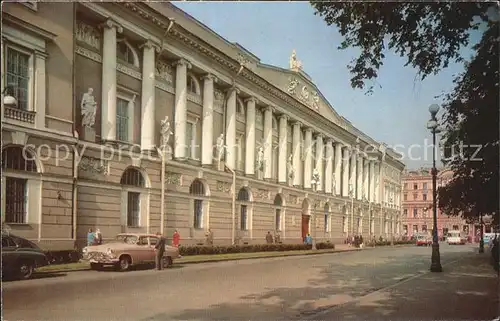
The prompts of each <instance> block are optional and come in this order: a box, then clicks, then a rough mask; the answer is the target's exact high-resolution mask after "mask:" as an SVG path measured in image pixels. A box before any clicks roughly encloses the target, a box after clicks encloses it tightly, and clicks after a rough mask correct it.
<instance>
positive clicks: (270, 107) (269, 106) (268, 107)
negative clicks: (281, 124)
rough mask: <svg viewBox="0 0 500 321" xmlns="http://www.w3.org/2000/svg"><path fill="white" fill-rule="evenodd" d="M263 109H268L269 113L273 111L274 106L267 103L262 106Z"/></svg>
mask: <svg viewBox="0 0 500 321" xmlns="http://www.w3.org/2000/svg"><path fill="white" fill-rule="evenodd" d="M264 110H265V111H270V112H271V113H274V111H275V110H276V108H274V106H271V105H267V106H266V107H264Z"/></svg>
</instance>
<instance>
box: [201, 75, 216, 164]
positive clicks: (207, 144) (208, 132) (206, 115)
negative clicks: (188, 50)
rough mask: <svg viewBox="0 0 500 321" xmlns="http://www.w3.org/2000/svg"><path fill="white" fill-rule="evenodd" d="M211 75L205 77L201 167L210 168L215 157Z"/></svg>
mask: <svg viewBox="0 0 500 321" xmlns="http://www.w3.org/2000/svg"><path fill="white" fill-rule="evenodd" d="M216 81H217V80H216V79H215V77H214V76H213V75H211V74H207V75H205V76H204V77H203V117H202V119H203V120H202V123H201V127H202V133H203V134H202V135H201V165H202V166H210V165H212V163H213V155H214V134H213V132H214V82H216Z"/></svg>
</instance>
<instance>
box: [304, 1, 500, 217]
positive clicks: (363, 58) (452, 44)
mask: <svg viewBox="0 0 500 321" xmlns="http://www.w3.org/2000/svg"><path fill="white" fill-rule="evenodd" d="M311 4H312V6H313V7H314V8H315V10H316V12H315V14H317V15H320V16H321V17H322V18H323V19H324V20H325V22H326V23H327V24H328V25H335V26H336V27H337V28H338V30H339V33H340V35H341V36H342V37H343V41H342V42H341V44H340V46H339V49H346V48H355V49H358V50H359V52H360V53H359V55H358V57H356V58H355V59H353V60H352V61H351V63H349V64H348V66H347V68H348V70H349V71H350V73H351V75H352V78H351V86H352V87H353V88H358V89H365V88H366V87H368V92H372V91H373V85H370V86H367V83H369V82H372V83H373V81H374V80H375V79H376V78H377V76H378V71H379V69H380V67H381V66H382V65H383V61H384V58H385V56H384V52H386V50H392V51H394V52H395V53H397V54H399V55H400V56H401V57H404V58H405V59H406V63H405V66H412V67H414V68H415V69H416V70H417V73H418V76H419V77H420V79H425V78H426V77H427V76H429V75H431V74H436V73H438V72H439V71H441V70H442V69H443V68H447V67H448V65H449V64H450V62H463V63H464V67H465V71H464V72H463V73H462V74H460V75H459V76H458V77H457V78H456V79H455V80H454V84H455V88H454V89H453V90H452V92H450V93H449V94H447V95H446V96H445V97H444V103H443V107H444V109H445V115H444V116H443V119H442V126H443V127H444V133H443V138H442V143H443V145H444V146H446V148H445V150H446V152H447V154H448V155H447V156H449V157H448V158H447V159H445V160H444V163H445V165H447V166H449V167H450V168H451V169H452V170H453V172H454V174H453V179H452V180H451V182H450V183H449V184H448V185H447V186H445V187H442V188H440V189H439V207H440V208H441V209H442V210H443V211H445V212H446V213H448V214H450V215H462V216H464V217H465V218H466V219H468V220H475V218H477V216H478V215H479V214H491V213H493V212H496V213H497V215H496V216H495V217H494V218H495V219H496V222H497V223H498V205H499V188H498V184H499V180H498V162H499V152H498V149H499V146H498V140H499V137H498V136H499V135H498V133H499V124H498V119H499V101H498V98H499V89H498V79H499V77H498V76H499V75H498V68H499V66H498V61H499V55H498V49H499V47H498V45H499V43H498V42H499V34H498V30H499V29H498V28H499V25H498V20H495V19H492V14H493V15H495V14H497V12H498V6H497V4H496V3H484V2H483V3H459V2H448V3H443V2H440V3H421V2H405V3H399V2H394V3H381V2H368V3H362V2H323V1H311ZM480 27H481V28H483V27H484V28H485V29H486V31H484V33H483V36H482V39H481V41H480V42H479V43H478V44H477V45H476V46H474V47H473V49H474V50H475V55H474V57H473V58H472V59H471V61H470V62H466V61H465V60H464V59H463V57H461V55H460V50H461V49H462V48H463V47H465V46H468V45H469V38H470V37H469V36H470V33H471V31H473V30H478V29H479V28H480ZM460 146H462V147H460ZM476 146H477V147H476ZM479 146H481V147H480V150H478V152H477V153H476V150H477V149H478V148H479ZM473 156H474V157H473ZM476 159H477V160H476Z"/></svg>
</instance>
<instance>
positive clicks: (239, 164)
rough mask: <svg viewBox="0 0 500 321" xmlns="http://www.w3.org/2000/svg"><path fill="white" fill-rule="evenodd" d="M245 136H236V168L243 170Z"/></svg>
mask: <svg viewBox="0 0 500 321" xmlns="http://www.w3.org/2000/svg"><path fill="white" fill-rule="evenodd" d="M243 144H244V143H243V136H239V137H238V138H236V168H237V169H239V170H243V164H244V160H243Z"/></svg>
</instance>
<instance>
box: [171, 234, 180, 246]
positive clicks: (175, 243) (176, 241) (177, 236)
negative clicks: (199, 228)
mask: <svg viewBox="0 0 500 321" xmlns="http://www.w3.org/2000/svg"><path fill="white" fill-rule="evenodd" d="M180 241H181V235H180V234H179V232H177V230H175V232H174V235H173V236H172V245H173V246H175V247H179V242H180Z"/></svg>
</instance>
